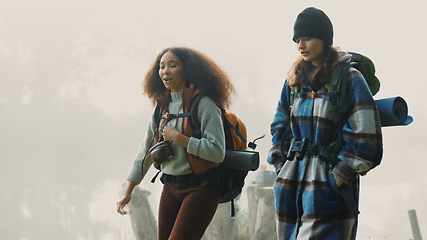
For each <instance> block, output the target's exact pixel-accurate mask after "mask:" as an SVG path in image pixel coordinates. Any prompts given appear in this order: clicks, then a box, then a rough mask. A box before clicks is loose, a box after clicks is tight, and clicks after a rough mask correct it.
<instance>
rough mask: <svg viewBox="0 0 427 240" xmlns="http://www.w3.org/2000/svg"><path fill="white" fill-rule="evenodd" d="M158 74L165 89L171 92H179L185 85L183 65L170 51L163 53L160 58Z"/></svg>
mask: <svg viewBox="0 0 427 240" xmlns="http://www.w3.org/2000/svg"><path fill="white" fill-rule="evenodd" d="M159 76H160V78H161V79H162V81H163V84H164V85H165V87H166V89H169V90H171V92H173V93H178V92H181V91H182V90H184V88H185V87H186V81H185V74H184V65H183V64H182V62H181V60H179V58H178V57H177V56H176V55H175V54H174V53H173V52H171V51H168V52H166V53H165V54H163V56H162V58H161V59H160V68H159Z"/></svg>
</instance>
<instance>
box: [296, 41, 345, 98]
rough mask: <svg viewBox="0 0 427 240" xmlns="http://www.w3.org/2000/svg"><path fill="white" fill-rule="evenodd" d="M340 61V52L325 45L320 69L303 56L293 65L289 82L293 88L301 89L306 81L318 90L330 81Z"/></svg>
mask: <svg viewBox="0 0 427 240" xmlns="http://www.w3.org/2000/svg"><path fill="white" fill-rule="evenodd" d="M337 59H338V50H337V49H336V48H335V47H333V46H332V45H329V44H325V45H324V48H323V61H322V64H321V65H320V67H315V66H314V65H313V64H312V63H311V62H306V61H304V59H303V57H302V56H299V57H298V58H297V60H296V61H295V62H294V63H293V64H292V67H291V69H290V70H289V72H288V82H289V85H290V86H291V87H301V85H302V83H303V82H304V81H307V82H308V83H310V86H311V88H313V90H316V91H317V90H318V89H320V88H321V87H322V86H324V85H326V84H327V83H328V82H329V81H330V74H331V72H332V69H333V67H334V65H335V63H336V61H337Z"/></svg>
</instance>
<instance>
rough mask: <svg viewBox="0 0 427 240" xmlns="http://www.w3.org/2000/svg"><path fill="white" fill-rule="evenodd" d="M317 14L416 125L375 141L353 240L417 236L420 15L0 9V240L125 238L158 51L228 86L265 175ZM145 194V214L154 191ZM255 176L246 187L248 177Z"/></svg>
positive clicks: (246, 7) (177, 6)
mask: <svg viewBox="0 0 427 240" xmlns="http://www.w3.org/2000/svg"><path fill="white" fill-rule="evenodd" d="M307 6H316V7H318V8H320V9H322V10H324V11H325V12H326V14H328V16H329V17H330V18H331V20H332V22H333V24H334V32H335V37H334V45H336V46H340V47H341V48H342V49H344V50H348V51H355V52H360V53H363V54H365V55H367V56H369V57H370V58H371V59H372V60H373V61H374V63H375V65H376V69H377V76H378V77H379V78H380V80H381V90H380V92H379V93H378V94H377V95H376V96H375V98H376V99H381V98H386V97H394V96H402V97H403V98H404V99H405V100H406V101H407V103H408V106H409V113H410V115H411V116H413V118H414V122H413V123H412V124H411V125H409V126H406V127H389V128H383V137H384V157H383V162H382V164H381V165H380V166H378V167H377V168H375V169H374V170H372V171H371V172H369V173H368V175H366V176H364V177H362V180H361V199H360V211H361V215H360V218H359V231H358V239H369V238H370V237H371V238H372V239H373V238H380V237H382V238H383V239H409V238H411V237H412V234H411V228H410V224H409V218H408V214H407V211H408V210H409V209H415V210H416V211H417V215H418V220H419V224H420V228H421V233H422V234H424V236H425V237H426V236H427V206H426V204H425V203H426V202H427V188H426V184H427V176H426V170H425V169H426V167H427V163H426V160H427V159H426V157H425V156H426V153H425V151H424V150H425V148H426V147H425V142H426V141H425V137H424V134H426V127H425V126H424V123H425V122H426V120H427V104H426V99H425V92H424V91H425V89H426V87H427V83H426V79H425V73H424V72H423V70H425V63H426V62H425V56H427V46H426V42H427V33H426V28H425V24H426V23H427V16H426V10H427V2H426V1H424V0H418V1H415V0H409V1H396V2H393V1H368V0H360V1H354V2H351V3H350V2H349V1H326V0H322V1H320V0H317V1H293V2H290V1H283V0H282V1H280V0H267V1H252V0H247V1H242V0H236V1H226V0H217V1H207V0H197V1H196V0H192V1H184V0H183V1H170V0H165V1H144V0H140V1H136V0H125V1H112V0H103V1H101V0H91V1H83V0H74V1H57V0H39V1H31V0H17V1H7V0H0V127H1V129H0V131H1V134H0V164H1V165H0V180H1V183H2V190H1V192H0V212H1V217H0V239H1V240H3V239H5V240H14V239H19V240H34V239H36V240H38V239H43V240H44V239H64V240H67V239H79V240H88V239H132V232H131V231H132V230H131V228H130V225H129V219H128V218H127V217H126V216H124V217H122V216H120V215H118V214H117V213H116V212H115V204H116V202H117V201H118V200H119V197H120V196H119V190H120V186H121V184H122V183H123V182H124V181H125V180H126V176H127V173H128V171H129V169H130V166H131V163H132V161H133V158H134V156H135V155H136V153H137V150H138V148H139V146H140V143H141V142H142V140H143V138H144V135H145V131H146V129H147V124H148V120H149V118H150V115H151V112H152V109H153V106H152V105H151V102H150V100H149V99H148V98H147V96H145V95H142V89H141V82H142V81H143V78H144V75H145V72H146V71H147V70H148V68H149V66H150V64H151V63H152V61H153V60H154V59H155V57H156V56H157V54H158V52H160V51H161V50H162V49H164V48H166V47H170V46H186V47H191V48H195V49H198V50H200V51H202V52H204V53H205V54H206V55H208V56H210V57H211V58H212V59H214V60H215V61H216V62H217V63H218V64H219V65H220V66H221V67H222V68H223V69H224V70H225V71H226V72H227V73H228V74H229V76H230V77H231V79H232V81H233V83H234V85H235V87H236V89H237V92H238V94H237V95H236V96H235V97H234V101H233V102H234V103H233V105H232V109H231V110H232V111H233V112H235V113H236V114H237V115H238V116H239V117H240V118H241V119H242V120H243V121H244V122H245V123H246V127H247V129H248V135H249V139H254V138H256V137H258V136H260V135H262V134H267V138H266V139H264V140H260V141H258V142H257V143H258V150H259V151H260V155H261V158H262V159H261V164H262V165H265V166H266V167H267V168H268V169H272V168H271V167H270V166H267V163H266V155H267V153H268V150H269V148H270V145H271V143H270V139H271V137H270V136H269V125H270V122H271V120H272V118H273V115H274V113H275V109H276V106H277V102H278V99H279V94H280V91H281V87H282V85H283V81H284V79H285V78H286V73H287V71H288V70H289V68H290V65H291V64H292V62H293V61H294V60H295V58H296V57H297V56H298V52H297V51H296V46H295V44H294V43H293V42H292V27H293V23H294V20H295V18H296V16H297V14H298V13H299V12H301V11H302V10H303V9H304V8H305V7H307ZM154 174H155V171H153V170H150V171H149V172H148V173H147V176H146V179H144V180H143V182H142V183H141V187H142V188H144V189H148V190H150V191H151V192H152V195H151V196H150V202H151V204H152V208H153V211H154V213H155V215H156V214H157V204H158V199H159V193H160V191H161V187H162V186H161V184H160V183H159V182H157V183H155V184H152V183H150V180H151V177H152V176H153V175H154ZM249 177H251V176H249Z"/></svg>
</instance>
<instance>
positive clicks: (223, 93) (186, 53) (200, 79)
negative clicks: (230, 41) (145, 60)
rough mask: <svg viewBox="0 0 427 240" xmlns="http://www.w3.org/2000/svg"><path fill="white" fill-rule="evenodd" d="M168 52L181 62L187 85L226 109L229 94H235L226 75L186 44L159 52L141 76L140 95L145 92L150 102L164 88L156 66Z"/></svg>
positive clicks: (229, 103) (207, 58) (154, 99)
mask: <svg viewBox="0 0 427 240" xmlns="http://www.w3.org/2000/svg"><path fill="white" fill-rule="evenodd" d="M169 51H170V52H172V53H174V54H175V55H176V56H177V57H178V58H179V60H181V62H182V63H183V65H184V72H185V77H186V81H187V86H189V85H190V84H193V85H194V87H195V88H196V89H199V90H201V91H202V92H203V94H205V95H207V96H208V97H210V98H211V99H212V100H213V101H214V102H215V103H216V105H217V106H218V107H220V108H223V109H227V108H228V107H229V106H230V105H231V99H230V97H231V96H230V95H231V94H232V93H235V89H234V87H233V84H232V83H231V82H230V79H229V78H228V76H227V74H226V73H225V72H224V71H223V70H222V69H221V68H220V67H219V66H218V65H217V64H216V63H215V62H214V61H213V60H212V59H210V58H209V57H207V56H206V55H205V54H203V53H201V52H199V51H197V50H194V49H191V48H186V47H173V48H166V49H164V50H163V51H161V52H160V53H159V55H158V56H157V58H156V60H155V61H154V63H153V64H152V66H151V68H150V69H149V70H148V72H147V74H146V75H145V80H144V82H143V84H142V86H143V88H144V94H147V95H148V97H149V98H150V99H151V100H152V101H153V104H154V103H155V102H156V100H157V98H158V97H159V96H160V95H161V94H163V92H164V91H165V90H166V88H165V86H164V84H163V82H162V79H161V78H160V76H159V68H160V59H161V58H162V56H163V55H164V54H165V53H166V52H169Z"/></svg>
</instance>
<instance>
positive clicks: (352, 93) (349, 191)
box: [268, 7, 382, 240]
mask: <svg viewBox="0 0 427 240" xmlns="http://www.w3.org/2000/svg"><path fill="white" fill-rule="evenodd" d="M293 41H294V42H295V43H296V44H297V50H298V51H299V52H300V54H301V55H300V56H299V57H298V58H297V60H296V61H295V63H294V64H293V65H292V67H291V69H290V71H289V73H288V78H287V80H286V81H285V84H284V86H283V89H282V93H281V97H280V101H279V106H278V108H277V111H276V114H275V116H274V119H273V122H272V124H271V133H272V144H273V146H272V148H271V150H270V152H269V156H268V162H269V163H270V164H272V165H274V167H275V169H276V172H277V174H278V175H277V178H276V181H275V183H274V193H275V198H276V222H277V232H278V239H333V240H335V239H340V240H343V239H344V240H345V239H355V238H356V229H357V217H358V213H359V211H358V201H359V196H358V193H359V176H360V175H364V174H366V173H367V172H368V171H369V170H371V169H372V168H374V167H375V166H377V165H378V164H379V163H380V162H381V158H382V135H381V124H380V120H379V115H378V112H377V108H376V105H375V102H374V100H373V98H372V94H371V92H370V90H369V88H368V86H367V84H366V82H365V80H364V79H363V76H362V74H361V73H360V72H358V71H357V70H356V69H354V68H351V67H350V68H349V67H347V69H348V75H347V76H348V77H347V78H346V79H342V81H341V84H342V85H341V87H342V88H344V89H343V91H344V90H345V93H346V95H345V96H346V97H345V98H343V99H344V100H343V101H344V102H343V103H341V106H343V107H342V108H343V109H342V110H340V111H337V110H336V109H334V108H333V107H332V106H333V104H332V102H333V101H332V95H328V84H330V83H331V82H332V81H333V76H334V77H335V75H333V72H334V69H335V68H337V67H338V66H343V63H344V62H345V61H346V60H348V59H349V58H350V57H351V55H349V54H347V53H345V52H342V51H340V50H339V49H337V48H335V47H333V46H332V42H333V27H332V23H331V21H330V20H329V18H328V16H327V15H326V14H325V13H324V12H323V11H321V10H319V9H316V8H313V7H310V8H306V9H305V10H304V11H303V12H301V13H300V14H299V15H298V17H297V19H296V21H295V25H294V36H293ZM337 119H342V120H341V121H337Z"/></svg>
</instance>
